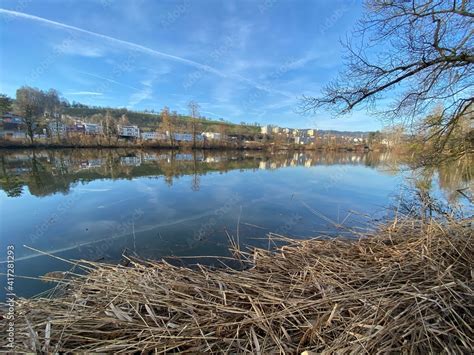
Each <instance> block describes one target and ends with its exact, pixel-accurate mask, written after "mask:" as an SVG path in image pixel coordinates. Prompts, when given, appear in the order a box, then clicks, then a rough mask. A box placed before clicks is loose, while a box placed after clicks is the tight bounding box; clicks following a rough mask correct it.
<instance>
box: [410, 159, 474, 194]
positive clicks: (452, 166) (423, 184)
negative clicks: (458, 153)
mask: <svg viewBox="0 0 474 355" xmlns="http://www.w3.org/2000/svg"><path fill="white" fill-rule="evenodd" d="M473 160H474V159H473V156H472V155H465V156H463V157H461V158H460V159H458V160H456V161H445V162H443V163H442V164H440V165H438V166H436V167H434V166H427V167H423V168H417V169H414V171H413V174H412V175H413V176H412V177H413V187H414V188H415V189H416V191H417V192H418V193H419V194H421V197H423V196H426V197H428V196H429V195H430V194H431V192H432V189H433V182H434V180H435V179H436V180H437V183H438V185H439V187H440V188H441V190H442V191H443V193H444V195H445V198H446V200H447V201H448V202H450V203H456V202H457V201H459V199H461V198H466V197H467V199H470V200H471V201H472V193H473V191H474V179H473V178H474V161H473ZM469 195H470V196H469Z"/></svg>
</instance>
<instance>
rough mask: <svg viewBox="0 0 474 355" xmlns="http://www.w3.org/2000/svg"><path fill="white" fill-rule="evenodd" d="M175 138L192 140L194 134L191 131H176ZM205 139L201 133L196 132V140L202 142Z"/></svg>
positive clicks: (181, 140)
mask: <svg viewBox="0 0 474 355" xmlns="http://www.w3.org/2000/svg"><path fill="white" fill-rule="evenodd" d="M173 139H174V140H175V141H176V142H192V141H193V135H192V134H191V133H174V134H173ZM203 140H204V137H203V136H201V135H200V134H196V141H198V142H201V141H203Z"/></svg>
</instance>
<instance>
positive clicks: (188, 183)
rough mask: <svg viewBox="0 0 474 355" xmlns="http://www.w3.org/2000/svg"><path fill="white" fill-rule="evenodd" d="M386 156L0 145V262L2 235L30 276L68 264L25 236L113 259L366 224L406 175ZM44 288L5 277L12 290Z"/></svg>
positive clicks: (223, 250) (203, 251)
mask: <svg viewBox="0 0 474 355" xmlns="http://www.w3.org/2000/svg"><path fill="white" fill-rule="evenodd" d="M393 163H394V162H393V159H392V158H391V157H390V155H388V154H386V153H385V154H381V153H372V152H370V153H317V152H316V153H314V152H312V153H287V152H283V153H278V154H264V153H260V152H196V153H194V154H193V153H177V152H167V151H138V150H100V151H98V150H54V151H53V150H51V151H40V150H37V151H3V152H0V164H1V166H0V177H1V182H0V183H1V186H0V189H1V190H0V202H1V235H2V243H1V245H0V247H1V256H0V261H1V262H2V263H1V267H2V272H5V259H6V246H7V245H9V244H13V245H15V257H16V274H17V275H22V276H30V277H37V276H40V275H44V274H46V273H47V272H50V271H56V270H67V269H68V268H69V267H70V265H68V264H66V263H64V262H61V261H59V260H56V259H53V258H51V257H49V256H44V255H41V254H40V253H38V252H36V251H34V250H31V249H28V248H26V247H24V245H27V246H29V247H31V248H35V249H38V250H41V251H43V252H47V253H53V254H55V255H57V256H60V257H62V258H67V259H79V258H83V259H89V260H104V261H112V262H119V261H120V260H121V255H122V253H123V252H124V251H126V253H129V254H133V253H136V254H137V255H139V256H141V257H146V258H161V257H164V256H173V255H174V256H204V255H219V256H220V255H227V254H228V249H227V248H228V239H227V233H229V234H231V235H233V236H236V235H237V232H238V235H239V240H240V243H241V244H242V245H256V246H263V247H266V246H267V244H268V240H266V239H265V236H266V235H267V233H268V232H275V233H278V234H282V235H287V236H292V237H296V238H308V237H312V236H317V235H331V234H333V233H335V227H334V225H333V224H332V223H331V222H330V221H334V222H339V223H343V224H344V225H346V226H358V227H360V228H364V223H365V222H366V221H367V217H365V215H368V216H370V217H371V218H384V217H386V216H387V214H388V213H389V212H388V210H387V208H388V207H389V206H390V205H391V204H392V203H393V201H394V199H395V198H396V197H397V196H399V195H400V191H402V187H403V186H405V185H406V184H407V180H406V178H407V176H408V175H409V174H407V173H406V172H400V170H396V169H395V170H394V168H393V167H394V164H393ZM457 183H458V182H456V183H455V184H453V186H454V187H455V188H458V187H459V186H458V185H459V184H457ZM435 185H436V186H435V187H434V189H435V190H436V191H437V192H439V194H441V195H443V194H444V196H447V195H448V197H449V194H452V193H453V189H454V187H452V188H450V187H449V186H444V187H443V186H442V188H440V187H439V185H443V181H441V183H440V179H439V178H438V179H435ZM444 185H447V183H446V182H444ZM238 221H240V223H238ZM190 260H192V259H190ZM194 261H195V260H194ZM2 284H4V279H3V280H2ZM49 287H51V284H46V283H43V282H41V281H34V280H29V279H22V278H19V277H17V279H16V282H15V289H16V292H17V294H19V295H22V296H31V295H33V294H36V293H38V292H39V291H43V290H45V289H47V288H49Z"/></svg>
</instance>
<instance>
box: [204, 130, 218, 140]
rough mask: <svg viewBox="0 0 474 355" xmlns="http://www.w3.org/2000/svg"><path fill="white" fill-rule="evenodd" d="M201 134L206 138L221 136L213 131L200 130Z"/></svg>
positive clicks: (216, 138)
mask: <svg viewBox="0 0 474 355" xmlns="http://www.w3.org/2000/svg"><path fill="white" fill-rule="evenodd" d="M202 136H203V137H205V138H207V139H215V140H218V139H221V138H222V134H221V133H215V132H202Z"/></svg>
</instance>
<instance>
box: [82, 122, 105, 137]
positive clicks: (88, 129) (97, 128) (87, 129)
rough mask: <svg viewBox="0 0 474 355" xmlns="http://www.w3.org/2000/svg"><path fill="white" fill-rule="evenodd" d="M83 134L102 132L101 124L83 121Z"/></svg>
mask: <svg viewBox="0 0 474 355" xmlns="http://www.w3.org/2000/svg"><path fill="white" fill-rule="evenodd" d="M83 125H84V133H85V134H91V135H95V134H102V125H100V124H98V123H83Z"/></svg>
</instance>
